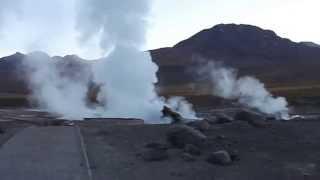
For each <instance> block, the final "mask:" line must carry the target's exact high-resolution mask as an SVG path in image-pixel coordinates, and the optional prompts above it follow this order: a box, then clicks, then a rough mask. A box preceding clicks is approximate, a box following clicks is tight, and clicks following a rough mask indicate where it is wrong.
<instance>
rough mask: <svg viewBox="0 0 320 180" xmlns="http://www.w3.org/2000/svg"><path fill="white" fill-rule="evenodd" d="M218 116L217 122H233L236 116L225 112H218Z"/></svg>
mask: <svg viewBox="0 0 320 180" xmlns="http://www.w3.org/2000/svg"><path fill="white" fill-rule="evenodd" d="M216 117H217V118H216V123H217V124H225V123H231V122H233V121H234V118H233V117H232V116H229V115H227V114H223V113H220V114H217V115H216Z"/></svg>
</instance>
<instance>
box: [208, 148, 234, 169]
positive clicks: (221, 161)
mask: <svg viewBox="0 0 320 180" xmlns="http://www.w3.org/2000/svg"><path fill="white" fill-rule="evenodd" d="M207 161H208V162H209V163H211V164H217V165H224V166H225V165H230V164H231V163H232V159H231V157H230V154H229V153H228V152H227V151H224V150H222V151H217V152H214V153H212V154H210V155H209V157H208V159H207Z"/></svg>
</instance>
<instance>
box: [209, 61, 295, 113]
mask: <svg viewBox="0 0 320 180" xmlns="http://www.w3.org/2000/svg"><path fill="white" fill-rule="evenodd" d="M206 71H208V72H209V73H210V78H211V80H212V83H213V91H212V92H213V94H214V95H217V96H220V97H223V98H226V99H233V100H237V101H238V102H239V103H240V104H242V105H245V106H248V107H250V108H255V109H257V110H259V111H261V112H263V113H266V114H270V115H275V116H276V117H278V118H283V119H288V118H289V114H288V113H289V109H288V103H287V101H286V99H285V98H283V97H274V96H273V95H272V94H271V93H270V92H269V91H267V90H266V88H265V86H264V84H263V83H262V82H260V81H259V80H258V79H256V78H254V77H250V76H245V77H238V75H237V72H236V71H235V70H234V69H232V68H227V67H224V66H222V65H221V64H217V63H212V62H211V63H209V65H208V66H207V68H206Z"/></svg>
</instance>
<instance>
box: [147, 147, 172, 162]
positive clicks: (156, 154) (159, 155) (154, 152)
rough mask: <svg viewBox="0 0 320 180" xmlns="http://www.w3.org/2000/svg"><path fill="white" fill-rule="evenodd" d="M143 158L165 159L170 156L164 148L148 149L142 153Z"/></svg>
mask: <svg viewBox="0 0 320 180" xmlns="http://www.w3.org/2000/svg"><path fill="white" fill-rule="evenodd" d="M141 156H142V159H143V160H145V161H149V162H152V161H164V160H167V159H168V158H169V154H168V152H167V150H163V149H147V150H146V151H145V152H143V153H142V154H141Z"/></svg>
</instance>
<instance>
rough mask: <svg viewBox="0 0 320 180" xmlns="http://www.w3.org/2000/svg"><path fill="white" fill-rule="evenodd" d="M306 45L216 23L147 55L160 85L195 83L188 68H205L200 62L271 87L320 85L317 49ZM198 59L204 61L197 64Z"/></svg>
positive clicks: (261, 31) (248, 27) (256, 29)
mask: <svg viewBox="0 0 320 180" xmlns="http://www.w3.org/2000/svg"><path fill="white" fill-rule="evenodd" d="M310 44H311V43H310V42H309V43H305V42H302V43H296V42H292V41H290V40H289V39H286V38H281V37H279V36H278V35H277V34H276V33H275V32H273V31H270V30H264V29H261V28H259V27H256V26H251V25H236V24H220V25H216V26H214V27H212V28H211V29H206V30H203V31H201V32H199V33H197V34H195V35H194V36H192V37H190V38H189V39H186V40H184V41H181V42H180V43H178V44H177V45H175V46H174V47H171V48H162V49H156V50H152V51H151V53H152V56H153V59H154V61H155V62H156V63H157V64H159V65H160V73H159V76H160V85H162V86H172V85H183V84H188V83H191V82H197V77H195V76H194V73H193V72H194V71H193V70H192V69H194V67H197V66H199V64H200V66H201V65H205V63H204V62H203V61H222V62H223V63H224V64H226V65H228V66H231V67H235V68H237V69H239V73H240V74H246V75H248V74H249V75H254V76H257V77H258V78H260V79H262V80H263V81H264V82H266V83H267V85H268V86H271V87H273V86H275V87H278V86H279V84H280V85H281V86H284V85H303V84H304V85H305V84H310V83H312V84H317V83H319V84H320V76H318V69H319V68H320V47H319V46H315V45H312V46H311V45H310ZM198 57H202V58H204V59H202V60H201V63H199V61H200V60H199V58H198ZM190 69H191V70H190Z"/></svg>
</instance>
